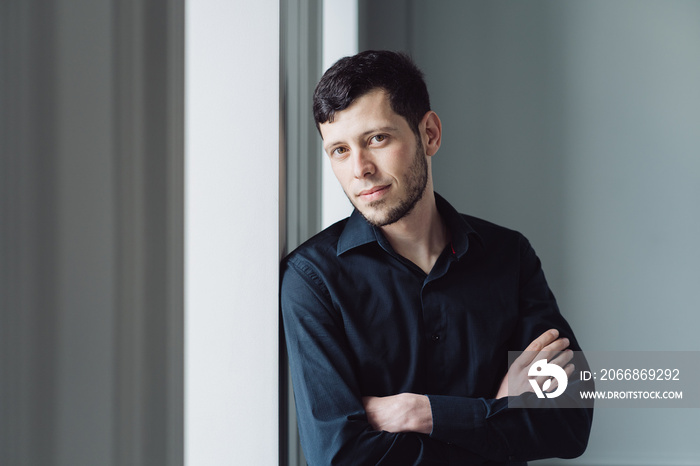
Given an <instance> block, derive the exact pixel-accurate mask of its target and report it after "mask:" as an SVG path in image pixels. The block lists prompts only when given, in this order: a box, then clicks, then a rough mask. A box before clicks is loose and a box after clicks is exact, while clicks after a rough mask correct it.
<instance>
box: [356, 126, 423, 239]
mask: <svg viewBox="0 0 700 466" xmlns="http://www.w3.org/2000/svg"><path fill="white" fill-rule="evenodd" d="M416 139H417V145H416V154H415V157H414V158H413V164H412V165H411V168H410V170H409V172H408V176H407V177H406V180H405V181H406V182H407V186H408V192H407V193H406V197H405V198H404V199H401V201H400V202H399V204H398V205H396V206H394V207H392V208H391V209H389V211H388V212H387V213H386V215H385V216H384V218H380V219H371V218H367V216H366V215H365V214H362V212H361V211H360V213H361V214H362V216H363V217H364V218H365V220H366V221H367V223H369V224H370V225H373V226H375V227H385V226H387V225H391V224H392V223H396V222H398V221H399V220H401V219H402V218H404V217H406V216H407V215H408V214H410V213H411V211H412V210H413V208H414V207H415V206H416V204H417V203H418V201H420V200H421V199H422V198H423V195H424V194H425V188H426V187H427V186H428V162H427V161H426V155H425V151H424V150H423V143H422V141H421V140H420V138H416ZM385 202H386V201H385V200H384V199H380V200H378V201H374V202H371V203H370V204H368V206H369V207H370V208H377V207H381V206H382V204H384V203H385ZM357 210H358V211H359V210H360V209H357Z"/></svg>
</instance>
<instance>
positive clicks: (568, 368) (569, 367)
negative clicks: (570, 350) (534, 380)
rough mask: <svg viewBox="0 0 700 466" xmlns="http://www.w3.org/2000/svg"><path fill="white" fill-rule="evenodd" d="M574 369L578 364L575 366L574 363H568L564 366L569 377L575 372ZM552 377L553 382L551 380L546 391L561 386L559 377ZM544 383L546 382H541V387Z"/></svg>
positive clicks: (551, 390)
mask: <svg viewBox="0 0 700 466" xmlns="http://www.w3.org/2000/svg"><path fill="white" fill-rule="evenodd" d="M574 370H576V366H574V365H573V364H567V365H566V367H564V372H566V378H567V379H570V378H571V374H573V373H574ZM551 379H552V382H551V384H550V386H549V387H548V388H547V389H546V390H544V391H546V392H553V391H554V390H556V389H557V387H558V386H559V381H558V380H557V379H555V378H554V377H552V378H551ZM543 384H544V382H543V383H542V384H540V387H542V385H543Z"/></svg>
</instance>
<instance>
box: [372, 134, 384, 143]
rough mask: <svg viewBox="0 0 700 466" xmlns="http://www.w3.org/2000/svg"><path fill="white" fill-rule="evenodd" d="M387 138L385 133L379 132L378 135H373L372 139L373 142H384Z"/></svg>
mask: <svg viewBox="0 0 700 466" xmlns="http://www.w3.org/2000/svg"><path fill="white" fill-rule="evenodd" d="M385 140H386V136H385V135H384V134H377V135H376V136H372V139H370V141H371V142H376V143H379V142H384V141H385Z"/></svg>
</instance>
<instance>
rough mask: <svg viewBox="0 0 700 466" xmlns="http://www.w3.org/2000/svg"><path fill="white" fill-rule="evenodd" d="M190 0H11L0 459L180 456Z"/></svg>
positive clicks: (1, 25)
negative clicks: (184, 37) (185, 62)
mask: <svg viewBox="0 0 700 466" xmlns="http://www.w3.org/2000/svg"><path fill="white" fill-rule="evenodd" d="M146 3H147V4H146ZM183 8H184V5H183V4H182V3H180V2H178V1H169V0H162V1H149V2H141V1H139V0H131V1H110V0H99V1H98V0H91V1H68V0H62V1H56V2H45V1H41V0H22V1H19V0H18V1H2V2H0V102H1V104H0V464H2V465H8V466H19V465H22V466H35V465H36V466H53V465H66V466H68V465H70V466H76V465H80V466H82V465H85V466H88V465H90V466H92V465H104V466H110V465H121V464H129V465H165V464H168V465H177V464H182V385H183V383H182V202H181V197H182V196H181V195H182V186H181V185H182V182H181V178H182V167H181V165H182V139H181V138H182V125H181V119H182V114H183V112H182V83H181V81H180V80H179V78H180V77H181V76H182V75H183V72H182V71H181V65H182V58H181V57H180V56H181V55H182V51H183V49H184V47H183V46H182V45H181V44H182V41H181V34H180V35H178V32H177V31H182V29H183V27H182V25H183V20H182V17H183V16H182V13H183ZM173 23H175V24H173ZM176 26H179V28H178V27H176Z"/></svg>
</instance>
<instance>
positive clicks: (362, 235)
mask: <svg viewBox="0 0 700 466" xmlns="http://www.w3.org/2000/svg"><path fill="white" fill-rule="evenodd" d="M435 204H436V206H437V209H438V212H440V215H441V216H442V218H443V220H445V224H446V225H447V228H448V230H449V231H450V235H451V247H452V251H453V252H454V254H455V255H456V256H457V258H461V257H462V256H463V255H464V254H466V252H467V249H468V248H469V236H470V235H473V236H474V237H476V238H477V239H478V240H479V241H481V238H480V237H479V234H478V233H477V232H476V230H474V229H473V228H472V226H471V225H470V224H469V223H468V222H467V220H466V219H465V218H464V216H462V215H460V214H459V212H457V211H456V210H455V208H454V207H452V205H450V203H449V202H447V201H446V200H445V199H444V198H443V197H442V196H440V195H439V194H438V193H435ZM373 242H376V243H379V244H380V245H381V246H382V247H384V246H385V245H384V243H388V242H387V241H386V239H385V237H384V234H383V233H382V231H381V229H380V228H378V227H374V226H372V225H370V224H369V223H367V220H365V218H364V217H363V216H362V214H361V213H360V212H359V211H358V210H357V209H355V210H354V211H353V213H352V215H350V218H349V219H348V222H347V223H346V224H345V228H344V229H343V232H342V233H341V235H340V238H338V247H337V254H338V255H339V256H340V255H341V254H343V253H345V252H347V251H349V250H350V249H354V248H356V247H359V246H362V245H364V244H368V243H373Z"/></svg>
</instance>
